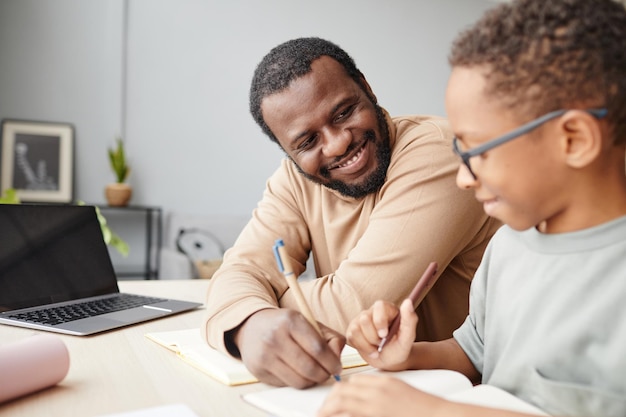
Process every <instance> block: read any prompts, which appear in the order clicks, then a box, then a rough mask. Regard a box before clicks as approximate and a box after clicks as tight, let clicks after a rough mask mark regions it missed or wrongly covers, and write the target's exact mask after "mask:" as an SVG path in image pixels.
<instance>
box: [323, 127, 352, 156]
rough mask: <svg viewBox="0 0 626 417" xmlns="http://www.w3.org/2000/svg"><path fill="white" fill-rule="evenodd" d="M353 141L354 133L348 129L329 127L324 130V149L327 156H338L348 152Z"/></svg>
mask: <svg viewBox="0 0 626 417" xmlns="http://www.w3.org/2000/svg"><path fill="white" fill-rule="evenodd" d="M351 143H352V134H351V133H350V131H349V130H347V129H328V130H326V131H324V145H323V147H322V151H323V152H324V155H325V156H327V157H338V156H342V155H344V154H345V153H346V151H347V150H348V148H349V147H350V144H351Z"/></svg>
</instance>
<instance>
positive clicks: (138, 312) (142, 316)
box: [103, 307, 169, 323]
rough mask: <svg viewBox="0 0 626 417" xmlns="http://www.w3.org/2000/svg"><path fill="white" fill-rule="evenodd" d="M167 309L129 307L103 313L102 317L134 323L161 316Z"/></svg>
mask: <svg viewBox="0 0 626 417" xmlns="http://www.w3.org/2000/svg"><path fill="white" fill-rule="evenodd" d="M168 313H169V311H167V310H161V309H154V308H148V307H137V308H131V309H130V310H123V311H116V312H114V313H107V314H104V315H103V317H106V318H107V319H111V320H118V321H121V322H124V323H136V322H138V321H141V320H146V319H150V318H156V317H161V316H164V315H166V314H168Z"/></svg>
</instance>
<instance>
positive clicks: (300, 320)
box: [234, 308, 346, 388]
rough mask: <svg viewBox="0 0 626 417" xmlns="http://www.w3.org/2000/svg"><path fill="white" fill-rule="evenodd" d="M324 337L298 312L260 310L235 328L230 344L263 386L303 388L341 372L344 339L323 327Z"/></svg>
mask: <svg viewBox="0 0 626 417" xmlns="http://www.w3.org/2000/svg"><path fill="white" fill-rule="evenodd" d="M320 328H321V329H322V332H323V333H324V337H323V338H322V337H320V335H319V334H318V333H317V331H316V330H315V328H314V327H313V326H311V324H310V323H309V322H308V321H307V320H306V318H305V317H304V316H303V315H302V314H300V313H299V312H297V311H295V310H291V309H286V308H281V309H268V310H261V311H258V312H256V313H254V314H253V315H252V316H250V317H249V318H248V319H247V320H246V321H245V322H244V323H243V324H242V325H241V327H240V328H239V330H238V332H237V333H236V335H235V338H234V342H235V344H236V345H237V347H238V349H239V352H240V354H241V359H242V360H243V362H244V364H245V365H246V367H247V368H248V369H249V370H250V372H252V374H253V375H254V376H256V377H257V378H258V379H259V381H261V382H264V383H266V384H271V385H276V386H283V385H288V386H291V387H295V388H306V387H309V386H311V385H315V384H318V383H321V382H324V381H326V380H327V379H328V378H329V377H330V376H331V375H335V374H339V373H341V359H340V356H341V350H342V349H343V346H344V345H345V342H346V340H345V338H344V337H343V336H342V335H340V334H339V333H337V332H335V331H333V330H331V329H329V328H327V327H325V326H323V325H322V324H321V323H320Z"/></svg>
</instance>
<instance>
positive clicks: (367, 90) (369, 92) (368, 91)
mask: <svg viewBox="0 0 626 417" xmlns="http://www.w3.org/2000/svg"><path fill="white" fill-rule="evenodd" d="M359 76H360V77H361V82H363V86H364V87H365V93H366V94H367V95H368V97H369V98H371V99H372V101H373V102H374V103H378V99H377V98H376V94H374V92H373V91H372V87H370V83H368V82H367V80H366V79H365V75H363V73H362V72H361V71H359Z"/></svg>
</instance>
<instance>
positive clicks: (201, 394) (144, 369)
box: [0, 280, 269, 417]
mask: <svg viewBox="0 0 626 417" xmlns="http://www.w3.org/2000/svg"><path fill="white" fill-rule="evenodd" d="M119 286H120V290H121V291H123V292H129V293H136V294H144V295H154V296H161V297H171V298H179V299H186V300H190V301H198V302H202V303H204V301H205V300H204V296H205V294H206V290H207V286H208V281H207V280H179V281H170V280H168V281H158V280H157V281H120V283H119ZM203 314H204V309H198V310H194V311H191V312H187V313H181V314H178V315H175V316H173V317H169V318H164V319H158V320H153V321H150V322H147V323H144V324H139V325H133V326H129V327H126V328H122V329H118V330H114V331H111V332H107V333H102V334H99V335H94V336H87V337H78V336H66V335H59V337H61V338H62V339H63V341H64V343H65V345H66V346H67V348H68V350H69V353H70V370H69V373H68V375H67V376H66V377H65V379H64V380H63V381H62V382H61V383H60V384H59V385H57V386H55V387H52V388H49V389H46V390H43V391H40V392H38V393H34V394H30V395H27V396H25V397H22V398H18V399H15V400H12V401H9V402H6V403H2V404H0V416H2V417H5V416H7V417H8V416H11V417H20V416H24V417H39V416H46V417H47V416H63V417H72V416H80V417H90V416H101V415H106V414H111V413H121V412H130V411H134V410H138V409H143V408H150V407H156V406H159V405H166V404H173V403H184V404H187V405H188V406H189V407H190V408H191V409H192V410H193V411H194V412H195V413H196V414H197V415H198V416H201V417H208V416H216V417H229V416H238V417H239V416H244V417H245V416H250V417H255V416H258V417H261V416H265V414H264V413H262V412H260V411H259V410H257V409H256V408H254V407H252V406H250V405H248V404H246V403H244V402H243V401H242V400H241V398H240V396H241V395H242V394H244V393H246V392H251V391H259V390H262V389H266V388H269V386H267V385H265V384H261V383H256V384H249V385H242V386H238V387H228V386H226V385H223V384H221V383H219V382H217V381H215V380H213V379H212V378H210V377H209V376H207V375H205V374H204V373H202V372H201V371H199V370H197V369H195V368H193V367H192V366H190V365H188V364H187V363H185V362H184V361H182V360H180V359H178V358H177V357H176V355H175V354H174V353H173V352H170V351H169V350H167V349H165V348H163V347H162V346H159V345H157V344H156V343H154V342H152V341H151V340H149V339H148V338H146V337H145V336H144V334H145V333H148V332H158V331H167V330H177V329H187V328H192V327H198V326H199V325H200V321H201V319H202V315H203ZM36 332H38V331H36V330H31V329H24V328H19V327H13V326H7V325H0V343H8V342H12V341H16V340H20V339H22V338H24V337H27V336H29V335H32V334H33V333H36ZM1 377H2V376H1V375H0V378H1Z"/></svg>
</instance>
